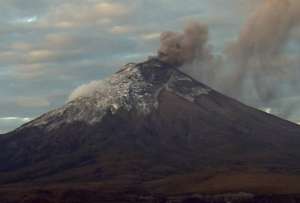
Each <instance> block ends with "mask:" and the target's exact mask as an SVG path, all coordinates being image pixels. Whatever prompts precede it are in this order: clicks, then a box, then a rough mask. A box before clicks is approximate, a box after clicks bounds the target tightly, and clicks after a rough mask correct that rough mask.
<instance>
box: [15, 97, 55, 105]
mask: <svg viewBox="0 0 300 203" xmlns="http://www.w3.org/2000/svg"><path fill="white" fill-rule="evenodd" d="M16 105H17V106H19V107H24V108H41V107H49V106H50V102H49V101H48V100H47V99H45V98H39V97H18V98H17V100H16Z"/></svg>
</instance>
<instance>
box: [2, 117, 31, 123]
mask: <svg viewBox="0 0 300 203" xmlns="http://www.w3.org/2000/svg"><path fill="white" fill-rule="evenodd" d="M31 120H32V119H31V118H28V117H2V118H0V121H8V122H9V121H17V122H29V121H31Z"/></svg>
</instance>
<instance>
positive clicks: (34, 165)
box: [0, 59, 300, 184]
mask: <svg viewBox="0 0 300 203" xmlns="http://www.w3.org/2000/svg"><path fill="white" fill-rule="evenodd" d="M299 144H300V128H299V127H298V126H297V125H296V124H293V123H290V122H288V121H284V120H282V119H279V118H277V117H275V116H272V115H269V114H266V113H264V112H261V111H259V110H256V109H253V108H251V107H248V106H246V105H243V104H241V103H240V102H238V101H235V100H234V99H231V98H228V97H226V96H224V95H222V94H220V93H218V92H216V91H214V90H213V89H211V88H209V87H207V86H205V85H203V84H201V83H200V82H198V81H196V80H194V79H193V78H191V77H189V76H187V75H185V74H184V73H182V72H180V71H178V70H177V69H174V68H173V67H171V66H169V65H167V64H164V63H162V62H161V61H159V60H157V59H150V60H148V61H146V62H144V63H140V64H128V65H126V66H125V67H124V68H123V69H121V70H120V71H118V72H117V73H115V74H114V75H113V76H111V77H110V78H108V79H106V80H104V81H103V84H102V85H101V88H99V90H98V91H97V92H95V93H94V94H93V95H92V96H89V97H80V98H77V99H75V100H74V101H71V102H69V103H68V104H66V105H65V106H63V107H61V108H59V109H56V110H53V111H51V112H49V113H46V114H44V115H42V116H41V117H39V118H37V119H35V120H33V121H31V122H29V123H27V124H25V125H23V126H21V127H20V128H18V129H17V130H15V131H13V132H11V133H8V134H6V135H3V136H1V138H0V163H1V164H0V183H2V184H6V183H20V182H22V183H24V182H30V183H34V182H52V183H53V182H54V183H55V182H93V181H111V180H114V181H119V182H122V181H123V182H127V181H131V182H144V181H152V180H157V179H161V178H165V177H168V176H170V175H181V174H188V173H195V172H197V171H201V173H203V174H207V173H208V174H210V173H211V172H216V171H220V170H224V171H230V170H237V169H238V170H249V169H255V170H258V169H259V170H265V171H271V170H272V171H281V172H282V171H285V172H286V171H287V172H288V173H295V174H296V173H297V172H298V169H299V168H300V163H299V162H298V161H297V160H299V158H300V149H299Z"/></svg>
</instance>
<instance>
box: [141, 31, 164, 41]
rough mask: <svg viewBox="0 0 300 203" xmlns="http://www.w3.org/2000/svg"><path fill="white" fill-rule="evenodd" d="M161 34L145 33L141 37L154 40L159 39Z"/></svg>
mask: <svg viewBox="0 0 300 203" xmlns="http://www.w3.org/2000/svg"><path fill="white" fill-rule="evenodd" d="M160 34H161V33H160V32H153V33H147V34H143V35H142V36H141V37H142V39H144V40H154V39H159V37H160Z"/></svg>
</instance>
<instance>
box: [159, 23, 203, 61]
mask: <svg viewBox="0 0 300 203" xmlns="http://www.w3.org/2000/svg"><path fill="white" fill-rule="evenodd" d="M207 40H208V27H207V25H205V24H200V23H197V22H190V23H188V24H187V26H186V27H185V29H184V32H183V33H177V32H170V31H169V32H164V33H162V34H161V37H160V43H161V44H160V49H159V51H158V56H159V58H160V60H162V61H164V62H166V63H169V64H173V65H176V66H178V65H183V64H185V63H190V62H192V61H193V60H194V59H195V58H203V57H205V55H207V50H206V44H207Z"/></svg>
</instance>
